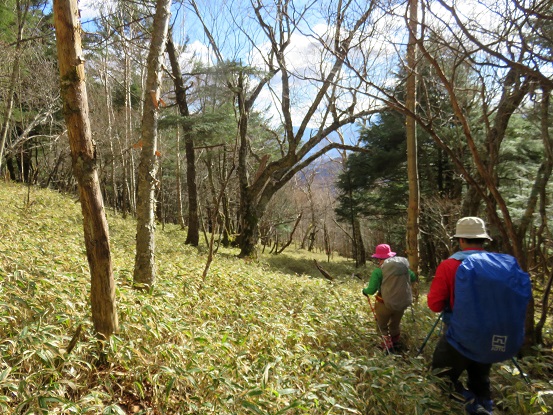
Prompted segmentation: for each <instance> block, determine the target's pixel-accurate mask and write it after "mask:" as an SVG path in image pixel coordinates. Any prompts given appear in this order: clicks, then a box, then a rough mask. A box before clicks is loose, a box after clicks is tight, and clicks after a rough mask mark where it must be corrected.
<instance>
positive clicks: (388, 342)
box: [380, 336, 394, 351]
mask: <svg viewBox="0 0 553 415" xmlns="http://www.w3.org/2000/svg"><path fill="white" fill-rule="evenodd" d="M380 348H381V349H382V350H384V351H392V349H393V348H394V343H392V339H391V338H390V336H382V343H380Z"/></svg>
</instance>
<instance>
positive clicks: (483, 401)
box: [478, 399, 493, 414]
mask: <svg viewBox="0 0 553 415" xmlns="http://www.w3.org/2000/svg"><path fill="white" fill-rule="evenodd" d="M478 402H480V405H482V406H483V407H484V408H485V409H486V411H488V413H490V414H492V413H493V412H492V411H493V401H492V400H491V399H478Z"/></svg>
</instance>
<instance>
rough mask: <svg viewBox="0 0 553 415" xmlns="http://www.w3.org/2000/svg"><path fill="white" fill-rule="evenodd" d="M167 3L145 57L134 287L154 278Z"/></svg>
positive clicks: (159, 7)
mask: <svg viewBox="0 0 553 415" xmlns="http://www.w3.org/2000/svg"><path fill="white" fill-rule="evenodd" d="M170 7H171V1H170V0H157V2H156V13H155V16H154V23H153V32H152V42H151V44H150V52H149V54H148V75H147V79H146V97H145V102H144V113H143V116H142V131H141V141H142V152H141V155H140V164H139V166H138V192H137V207H136V217H137V224H136V258H135V264H134V279H133V283H134V285H135V286H137V287H152V286H153V284H154V282H155V278H156V267H155V216H154V205H155V188H156V182H157V179H156V175H157V169H158V160H157V157H158V150H157V134H158V133H157V121H158V109H159V99H160V84H161V65H162V63H163V55H164V50H165V44H166V41H167V31H168V28H169V18H170V15H171V12H170Z"/></svg>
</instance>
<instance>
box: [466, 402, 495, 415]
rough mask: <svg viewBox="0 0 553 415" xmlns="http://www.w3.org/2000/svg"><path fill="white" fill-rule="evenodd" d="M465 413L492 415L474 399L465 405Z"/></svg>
mask: <svg viewBox="0 0 553 415" xmlns="http://www.w3.org/2000/svg"><path fill="white" fill-rule="evenodd" d="M465 411H467V413H468V414H475V415H493V414H492V413H491V412H490V411H488V410H487V409H486V408H484V407H483V406H482V404H480V403H479V401H478V400H476V399H474V400H472V401H471V402H469V403H467V404H466V405H465Z"/></svg>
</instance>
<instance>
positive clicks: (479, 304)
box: [446, 251, 532, 363]
mask: <svg viewBox="0 0 553 415" xmlns="http://www.w3.org/2000/svg"><path fill="white" fill-rule="evenodd" d="M452 258H456V259H460V260H462V263H461V265H460V266H459V268H458V269H457V273H456V274H455V304H454V309H453V314H452V316H451V321H450V324H449V327H448V330H447V333H446V337H447V340H448V342H449V343H450V344H451V345H452V346H453V347H454V348H455V349H457V351H459V353H461V354H462V355H464V356H466V357H468V358H469V359H471V360H474V361H477V362H480V363H495V362H501V361H503V360H507V359H510V358H512V357H513V356H515V355H516V354H517V353H518V351H519V350H520V347H521V346H522V343H523V341H524V322H525V318H526V307H527V306H528V302H529V301H530V297H531V295H532V292H531V284H530V277H529V275H528V274H527V273H526V272H524V271H523V270H522V269H521V268H520V266H519V265H518V262H517V260H516V258H514V257H513V256H511V255H507V254H496V253H490V252H485V251H463V252H457V253H456V254H454V255H453V256H452Z"/></svg>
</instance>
